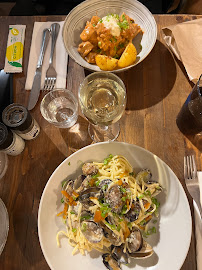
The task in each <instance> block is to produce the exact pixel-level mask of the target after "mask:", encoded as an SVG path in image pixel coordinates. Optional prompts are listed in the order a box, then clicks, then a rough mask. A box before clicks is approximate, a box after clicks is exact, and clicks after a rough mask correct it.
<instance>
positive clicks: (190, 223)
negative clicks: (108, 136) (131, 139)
mask: <svg viewBox="0 0 202 270" xmlns="http://www.w3.org/2000/svg"><path fill="white" fill-rule="evenodd" d="M98 144H99V145H102V144H121V145H124V146H133V147H136V148H138V149H140V150H143V151H145V152H147V153H149V154H150V155H152V156H155V157H157V158H158V159H160V161H161V162H162V164H163V165H164V166H166V167H167V168H168V169H169V171H170V172H171V173H172V175H173V176H174V177H175V178H176V179H177V180H178V181H177V184H178V186H179V188H180V190H181V194H183V196H184V198H185V201H186V202H187V206H188V207H187V208H188V212H189V215H188V217H189V220H188V223H189V232H187V236H189V239H188V243H189V244H188V245H187V248H186V252H185V253H184V257H183V259H182V261H181V264H180V265H179V266H180V268H179V269H181V267H182V265H183V264H184V262H185V259H186V257H187V254H188V251H189V248H190V244H191V236H192V218H191V210H190V204H189V201H188V198H187V196H186V193H185V191H184V188H183V186H182V184H181V182H180V180H179V178H178V177H177V176H176V174H175V173H174V172H173V170H172V169H171V168H170V166H169V165H167V164H166V163H165V162H164V161H163V160H162V159H161V158H160V157H158V156H157V155H156V154H154V153H152V152H151V151H149V150H147V149H145V148H143V147H141V146H138V145H136V144H131V143H127V142H119V141H115V142H99V143H96V144H91V145H87V146H85V147H83V148H81V149H79V150H78V151H76V152H74V153H72V154H71V155H69V156H68V157H66V158H65V159H64V160H63V161H62V162H61V163H60V164H59V165H58V166H57V167H56V168H55V170H54V171H53V172H52V174H51V175H50V177H49V179H48V181H47V183H46V185H45V187H44V189H43V192H42V195H41V198H40V203H39V208H38V219H37V227H38V236H39V243H40V247H41V250H42V253H43V256H44V258H45V260H46V262H47V264H48V265H49V267H50V269H52V270H54V268H53V267H52V264H51V262H50V260H49V258H48V256H47V253H46V251H45V249H44V247H43V244H42V243H41V230H40V220H41V216H40V213H41V208H42V201H43V197H44V196H45V192H46V189H47V187H48V184H49V182H50V181H51V178H52V177H53V175H54V174H55V173H56V171H58V170H59V168H60V167H61V166H62V164H63V163H65V162H67V160H68V159H69V158H71V157H72V156H74V155H76V154H78V153H79V152H81V151H84V150H85V149H87V148H91V147H94V146H95V145H98Z"/></svg>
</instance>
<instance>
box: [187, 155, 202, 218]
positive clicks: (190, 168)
mask: <svg viewBox="0 0 202 270" xmlns="http://www.w3.org/2000/svg"><path fill="white" fill-rule="evenodd" d="M184 178H185V183H186V187H187V189H188V191H189V193H190V195H191V197H192V198H193V200H194V201H195V202H196V204H197V206H198V209H199V212H200V215H201V218H202V208H201V203H200V189H199V180H198V176H197V169H196V163H195V159H194V156H193V155H192V156H186V157H184Z"/></svg>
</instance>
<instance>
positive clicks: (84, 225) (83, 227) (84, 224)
mask: <svg viewBox="0 0 202 270" xmlns="http://www.w3.org/2000/svg"><path fill="white" fill-rule="evenodd" d="M86 229H87V224H86V223H85V222H83V223H82V225H81V230H82V232H85V231H86Z"/></svg>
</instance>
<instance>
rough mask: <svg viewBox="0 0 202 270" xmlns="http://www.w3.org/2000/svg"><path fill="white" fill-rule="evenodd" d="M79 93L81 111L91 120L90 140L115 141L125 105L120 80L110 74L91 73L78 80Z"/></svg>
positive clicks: (89, 127)
mask: <svg viewBox="0 0 202 270" xmlns="http://www.w3.org/2000/svg"><path fill="white" fill-rule="evenodd" d="M78 96H79V103H80V106H81V109H82V112H83V114H84V115H85V117H86V118H87V119H88V121H89V122H90V124H89V126H88V132H89V135H90V137H91V138H92V140H93V141H95V142H101V141H114V140H115V139H116V138H117V137H118V135H119V132H120V126H119V123H118V120H119V119H120V118H121V116H122V114H123V112H124V110H125V106H126V88H125V85H124V83H123V81H122V80H121V79H120V78H119V77H118V76H117V75H115V74H113V73H109V72H102V71H101V72H94V73H92V74H90V75H88V76H87V77H86V78H85V79H84V81H83V82H82V83H81V85H80V87H79V93H78Z"/></svg>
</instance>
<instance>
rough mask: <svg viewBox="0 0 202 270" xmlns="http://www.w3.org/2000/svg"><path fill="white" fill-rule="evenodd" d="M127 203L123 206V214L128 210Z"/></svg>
mask: <svg viewBox="0 0 202 270" xmlns="http://www.w3.org/2000/svg"><path fill="white" fill-rule="evenodd" d="M127 209H128V208H127V205H126V204H125V205H124V206H123V207H122V211H121V214H125V212H126V210H127Z"/></svg>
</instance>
